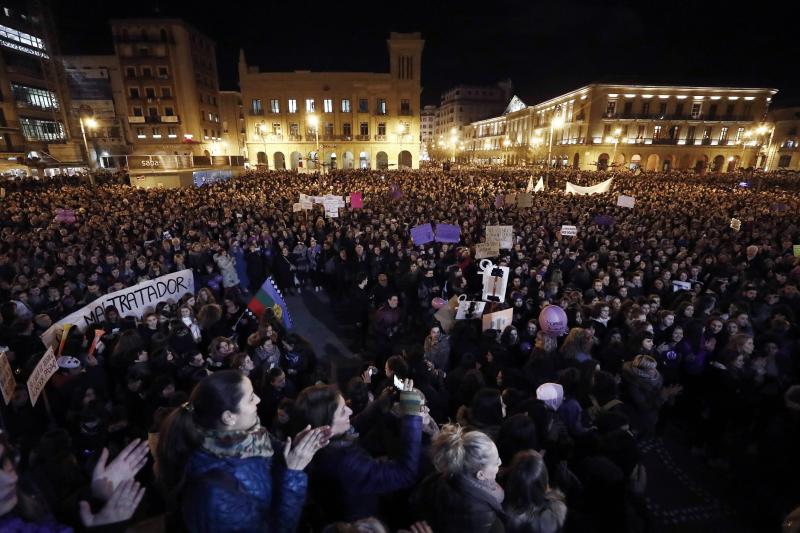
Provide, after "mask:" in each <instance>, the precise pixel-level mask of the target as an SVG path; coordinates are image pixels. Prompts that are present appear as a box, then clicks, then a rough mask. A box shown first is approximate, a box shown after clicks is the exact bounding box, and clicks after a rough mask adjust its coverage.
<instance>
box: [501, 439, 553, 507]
mask: <svg viewBox="0 0 800 533" xmlns="http://www.w3.org/2000/svg"><path fill="white" fill-rule="evenodd" d="M548 484H549V478H548V475H547V465H545V463H544V459H543V458H542V455H541V454H540V453H539V452H537V451H534V450H525V451H521V452H519V453H518V454H517V455H516V456H514V460H513V461H511V468H509V470H508V476H507V477H506V493H505V499H504V501H503V505H504V506H505V507H506V508H508V509H512V510H515V511H517V512H519V511H522V510H525V509H528V508H530V507H535V508H539V507H541V506H542V505H543V504H544V503H545V502H546V498H545V495H546V494H547V489H548Z"/></svg>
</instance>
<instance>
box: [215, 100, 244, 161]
mask: <svg viewBox="0 0 800 533" xmlns="http://www.w3.org/2000/svg"><path fill="white" fill-rule="evenodd" d="M219 114H220V118H221V119H222V140H221V141H220V143H221V146H220V147H219V151H221V153H224V154H230V155H241V156H246V153H245V152H246V150H245V148H246V146H247V144H246V141H247V131H246V129H245V124H244V106H243V104H242V93H240V92H239V91H220V92H219ZM223 145H224V146H223ZM214 155H217V154H214Z"/></svg>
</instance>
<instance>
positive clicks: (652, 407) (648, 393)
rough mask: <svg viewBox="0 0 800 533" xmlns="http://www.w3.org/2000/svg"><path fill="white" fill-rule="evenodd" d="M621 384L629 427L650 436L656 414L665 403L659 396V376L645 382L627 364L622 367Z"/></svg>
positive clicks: (661, 382)
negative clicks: (629, 422)
mask: <svg viewBox="0 0 800 533" xmlns="http://www.w3.org/2000/svg"><path fill="white" fill-rule="evenodd" d="M622 383H623V392H624V393H625V398H626V400H627V401H626V402H625V405H626V407H627V408H628V413H627V414H628V416H629V417H630V420H631V425H632V426H634V427H635V428H637V429H639V430H640V431H642V432H643V433H645V434H647V435H649V434H652V433H653V431H654V430H655V427H656V422H658V412H659V410H660V409H661V406H662V405H663V404H664V401H665V400H664V397H663V396H661V388H662V385H663V379H662V377H661V374H658V375H657V377H656V378H655V379H654V380H646V379H644V378H642V377H640V376H639V375H638V374H636V371H635V369H634V368H633V366H631V363H630V362H628V363H625V364H624V365H623V366H622Z"/></svg>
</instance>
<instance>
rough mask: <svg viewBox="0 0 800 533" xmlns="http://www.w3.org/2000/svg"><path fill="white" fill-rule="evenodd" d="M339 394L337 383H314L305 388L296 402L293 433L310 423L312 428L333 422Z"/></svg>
mask: <svg viewBox="0 0 800 533" xmlns="http://www.w3.org/2000/svg"><path fill="white" fill-rule="evenodd" d="M339 396H340V392H339V388H338V387H337V386H336V385H312V386H310V387H306V388H305V389H303V390H302V392H301V393H300V394H299V395H298V396H297V400H295V403H294V409H295V412H294V415H295V416H293V417H292V418H293V420H294V423H293V424H292V430H293V431H292V434H296V433H298V432H299V431H300V430H301V429H303V428H304V427H306V426H307V425H309V424H310V425H311V427H312V428H318V427H321V426H330V425H331V424H333V415H334V414H335V413H336V408H337V407H338V406H339Z"/></svg>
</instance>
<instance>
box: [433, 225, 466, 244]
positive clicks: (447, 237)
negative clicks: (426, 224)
mask: <svg viewBox="0 0 800 533" xmlns="http://www.w3.org/2000/svg"><path fill="white" fill-rule="evenodd" d="M434 239H435V240H436V242H448V243H457V242H459V241H461V228H460V227H459V226H456V225H455V224H436V233H434Z"/></svg>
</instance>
